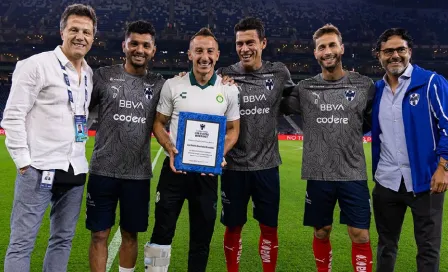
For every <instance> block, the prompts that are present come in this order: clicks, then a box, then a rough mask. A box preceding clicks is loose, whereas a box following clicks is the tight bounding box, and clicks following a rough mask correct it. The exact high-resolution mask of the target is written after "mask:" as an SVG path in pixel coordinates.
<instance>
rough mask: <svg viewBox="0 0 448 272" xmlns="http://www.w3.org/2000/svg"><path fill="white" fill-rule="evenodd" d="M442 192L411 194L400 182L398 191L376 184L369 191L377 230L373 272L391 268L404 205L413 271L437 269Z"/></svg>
mask: <svg viewBox="0 0 448 272" xmlns="http://www.w3.org/2000/svg"><path fill="white" fill-rule="evenodd" d="M444 195H445V194H444V193H442V194H432V195H431V194H430V193H429V192H425V193H420V194H416V195H414V194H413V193H412V192H411V193H408V192H406V187H405V185H404V182H403V181H402V182H401V185H400V189H399V191H398V192H395V191H393V190H390V189H388V188H385V187H383V186H381V185H380V184H378V183H377V184H376V185H375V188H374V189H373V192H372V200H373V212H374V215H375V222H376V229H377V232H378V252H377V269H376V271H377V272H393V271H394V266H395V260H396V258H397V250H398V240H399V239H400V233H401V227H402V225H403V219H404V216H405V213H406V209H407V207H409V208H410V209H411V212H412V218H413V220H414V236H415V241H416V244H417V249H418V253H417V271H418V272H438V271H439V261H440V243H441V234H442V212H443V200H444Z"/></svg>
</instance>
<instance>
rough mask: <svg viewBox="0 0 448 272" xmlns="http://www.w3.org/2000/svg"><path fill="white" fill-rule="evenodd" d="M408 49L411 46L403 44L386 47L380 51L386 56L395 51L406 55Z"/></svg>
mask: <svg viewBox="0 0 448 272" xmlns="http://www.w3.org/2000/svg"><path fill="white" fill-rule="evenodd" d="M408 49H409V48H407V47H404V46H402V47H397V48H386V49H383V50H380V51H381V52H383V54H384V55H385V56H388V57H390V56H392V55H393V54H394V53H395V51H397V53H398V55H405V54H406V53H407V52H408Z"/></svg>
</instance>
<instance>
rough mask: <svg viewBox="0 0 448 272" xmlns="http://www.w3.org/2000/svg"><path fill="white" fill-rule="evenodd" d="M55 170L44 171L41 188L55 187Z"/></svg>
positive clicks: (49, 188)
mask: <svg viewBox="0 0 448 272" xmlns="http://www.w3.org/2000/svg"><path fill="white" fill-rule="evenodd" d="M53 180H54V170H48V171H42V179H41V181H40V188H41V189H43V190H51V188H53Z"/></svg>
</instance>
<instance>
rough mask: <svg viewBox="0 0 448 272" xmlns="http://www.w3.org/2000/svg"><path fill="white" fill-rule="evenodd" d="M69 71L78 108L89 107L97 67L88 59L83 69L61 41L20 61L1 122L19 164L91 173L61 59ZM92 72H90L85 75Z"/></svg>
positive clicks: (79, 111)
mask: <svg viewBox="0 0 448 272" xmlns="http://www.w3.org/2000/svg"><path fill="white" fill-rule="evenodd" d="M58 60H59V61H60V62H61V64H62V65H63V66H65V69H66V71H67V74H68V77H69V80H70V88H71V91H72V94H73V101H74V104H75V111H76V114H78V115H84V114H85V115H86V116H88V109H87V110H85V108H84V103H85V98H86V95H85V89H86V86H85V78H86V79H87V102H86V106H87V107H86V108H88V105H89V103H90V95H91V93H92V86H93V84H92V75H93V73H92V69H91V68H90V67H89V66H88V65H87V63H86V61H85V60H83V62H82V68H81V73H82V75H81V81H80V80H79V75H78V73H77V71H76V69H75V67H74V66H73V65H72V63H71V62H70V61H69V60H68V59H67V57H66V56H65V55H64V53H63V52H62V50H61V48H60V47H59V46H58V47H56V49H55V50H54V51H48V52H43V53H40V54H37V55H34V56H31V57H29V58H27V59H24V60H22V61H19V62H17V65H16V68H15V71H14V73H13V76H12V86H11V91H10V94H9V98H8V102H7V103H6V107H5V111H4V114H3V120H2V122H1V125H2V127H3V129H4V130H5V133H6V141H5V143H6V147H7V149H8V151H9V154H10V155H11V157H12V159H13V161H14V163H15V164H16V167H17V168H22V167H25V166H27V165H31V166H33V167H34V168H37V169H41V170H50V169H62V170H65V171H68V168H69V165H70V164H71V165H72V167H73V170H74V173H75V175H77V174H80V173H87V171H88V163H87V159H86V155H85V142H75V121H74V112H73V110H72V108H71V106H70V103H69V98H68V92H67V85H66V84H65V82H64V76H63V73H62V68H61V66H60V64H59V61H58ZM85 76H86V77H85Z"/></svg>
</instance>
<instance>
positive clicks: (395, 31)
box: [375, 28, 414, 53]
mask: <svg viewBox="0 0 448 272" xmlns="http://www.w3.org/2000/svg"><path fill="white" fill-rule="evenodd" d="M392 36H400V37H401V38H402V39H403V40H405V41H406V42H407V43H408V47H409V48H411V49H412V47H413V46H414V40H413V39H412V37H411V35H410V34H409V32H408V31H407V30H406V29H404V28H389V29H387V30H386V31H384V32H383V33H382V34H381V35H380V37H379V38H378V40H377V41H376V47H375V51H376V52H377V53H378V52H380V50H381V43H383V42H387V41H388V40H389V39H390V37H392Z"/></svg>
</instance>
